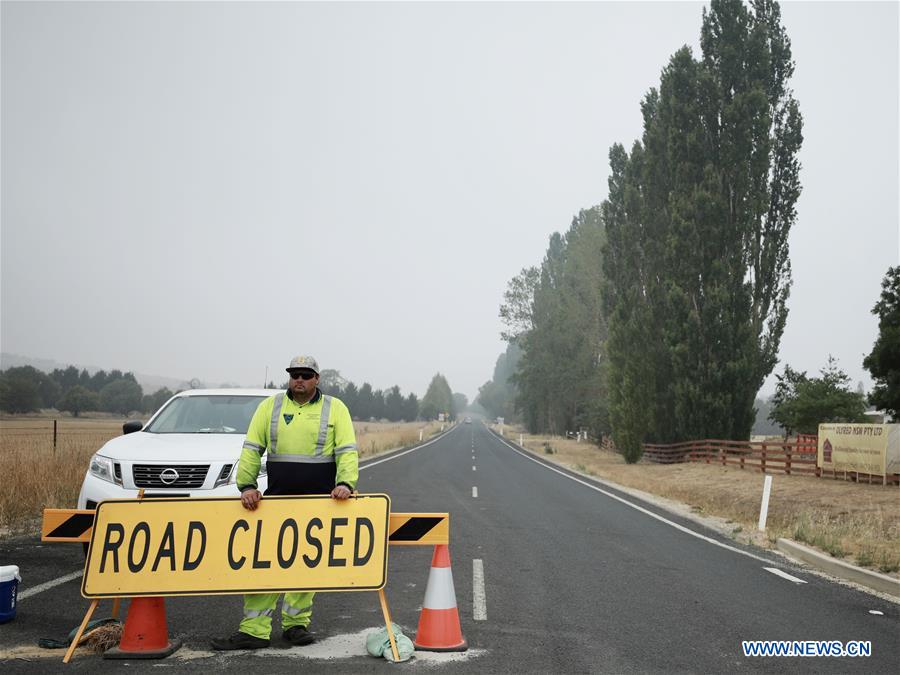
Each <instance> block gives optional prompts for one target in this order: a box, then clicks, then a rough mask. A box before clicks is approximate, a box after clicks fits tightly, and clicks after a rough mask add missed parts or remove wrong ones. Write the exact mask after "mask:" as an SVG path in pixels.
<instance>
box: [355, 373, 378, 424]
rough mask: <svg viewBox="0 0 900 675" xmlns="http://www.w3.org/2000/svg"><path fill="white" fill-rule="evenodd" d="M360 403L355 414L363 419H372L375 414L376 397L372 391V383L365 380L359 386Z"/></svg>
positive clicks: (358, 398)
mask: <svg viewBox="0 0 900 675" xmlns="http://www.w3.org/2000/svg"><path fill="white" fill-rule="evenodd" d="M357 400H358V401H359V403H358V404H357V406H356V411H351V412H354V414H356V415H358V416H359V419H361V420H367V419H371V418H372V417H374V415H375V397H374V393H373V392H372V385H371V384H369V383H368V382H363V384H362V386H361V387H360V388H359V396H358V397H357Z"/></svg>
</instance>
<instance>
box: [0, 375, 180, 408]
mask: <svg viewBox="0 0 900 675" xmlns="http://www.w3.org/2000/svg"><path fill="white" fill-rule="evenodd" d="M172 394H173V392H171V391H169V390H168V389H166V388H163V389H160V390H158V391H156V392H154V393H153V394H149V395H148V394H144V390H143V389H142V387H141V385H140V384H138V382H137V380H136V379H135V377H134V373H131V372H126V373H123V372H122V371H121V370H111V371H109V372H106V371H105V370H98V371H97V372H96V373H94V374H93V375H91V374H90V373H89V372H88V371H87V370H86V369H82V370H78V368H76V367H75V366H69V367H68V368H57V369H55V370H53V371H52V372H50V373H45V372H43V371H40V370H38V369H37V368H34V367H32V366H20V367H16V368H8V369H7V370H5V371H3V372H2V373H0V410H4V411H5V412H10V413H27V412H34V411H36V410H40V409H41V408H55V409H57V410H60V411H68V412H71V413H72V414H73V415H74V416H75V417H78V415H80V414H81V413H82V412H87V411H102V412H111V413H118V414H120V415H127V414H129V413H131V412H135V411H138V412H146V413H150V412H155V411H156V410H157V409H158V408H159V407H160V406H161V405H162V404H163V403H165V402H166V401H167V400H168V399H169V398H170V397H171V396H172Z"/></svg>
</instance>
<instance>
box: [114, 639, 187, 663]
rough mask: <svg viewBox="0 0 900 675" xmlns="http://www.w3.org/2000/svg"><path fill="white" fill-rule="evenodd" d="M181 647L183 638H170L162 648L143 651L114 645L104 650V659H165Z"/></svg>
mask: <svg viewBox="0 0 900 675" xmlns="http://www.w3.org/2000/svg"><path fill="white" fill-rule="evenodd" d="M180 647H181V640H170V641H169V643H168V644H167V645H166V646H165V647H162V648H161V649H144V650H141V651H125V650H123V649H120V648H119V647H113V648H112V649H107V650H106V651H105V652H103V658H104V659H164V658H166V657H167V656H169V655H170V654H173V653H174V652H176V651H177V650H178V649H179V648H180Z"/></svg>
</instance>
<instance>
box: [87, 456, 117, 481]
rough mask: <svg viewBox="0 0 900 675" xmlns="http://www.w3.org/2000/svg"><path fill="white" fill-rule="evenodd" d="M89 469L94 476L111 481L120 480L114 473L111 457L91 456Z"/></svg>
mask: <svg viewBox="0 0 900 675" xmlns="http://www.w3.org/2000/svg"><path fill="white" fill-rule="evenodd" d="M88 471H89V472H90V474H91V475H92V476H96V477H97V478H99V479H100V480H105V481H108V482H110V483H117V482H118V481H117V480H116V476H115V473H114V468H113V461H112V460H111V459H110V458H109V457H103V456H102V455H94V456H93V457H91V464H90V467H89V468H88Z"/></svg>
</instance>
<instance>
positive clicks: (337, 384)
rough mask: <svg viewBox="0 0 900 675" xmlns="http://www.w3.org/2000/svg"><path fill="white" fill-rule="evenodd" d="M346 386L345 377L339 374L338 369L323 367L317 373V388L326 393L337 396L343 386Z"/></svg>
mask: <svg viewBox="0 0 900 675" xmlns="http://www.w3.org/2000/svg"><path fill="white" fill-rule="evenodd" d="M346 386H347V378H345V377H343V376H342V375H341V372H340V371H339V370H332V369H331V368H323V369H322V372H321V373H319V389H321V390H322V391H323V392H324V393H326V394H331V395H332V396H339V395H340V392H341V391H342V390H343V388H344V387H346Z"/></svg>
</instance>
